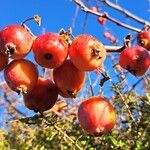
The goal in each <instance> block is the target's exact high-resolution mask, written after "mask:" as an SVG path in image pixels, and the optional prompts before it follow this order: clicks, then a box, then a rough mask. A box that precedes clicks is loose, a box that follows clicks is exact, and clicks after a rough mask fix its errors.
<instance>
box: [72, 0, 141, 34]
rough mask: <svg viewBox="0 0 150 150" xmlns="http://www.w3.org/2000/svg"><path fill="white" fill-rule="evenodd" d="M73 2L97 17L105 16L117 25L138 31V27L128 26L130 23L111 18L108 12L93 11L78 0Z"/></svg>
mask: <svg viewBox="0 0 150 150" xmlns="http://www.w3.org/2000/svg"><path fill="white" fill-rule="evenodd" d="M74 2H75V3H76V4H77V5H79V6H80V7H81V9H82V10H83V11H84V12H86V13H91V14H93V15H96V16H99V17H104V18H106V19H107V20H110V21H111V22H113V23H115V24H117V25H118V26H122V27H124V28H126V29H129V30H132V31H135V32H140V31H141V29H138V28H135V27H133V26H130V25H127V24H125V23H122V22H120V21H118V20H116V19H115V18H112V17H111V16H109V15H108V13H99V12H95V11H92V10H91V9H90V8H88V7H86V6H85V5H84V3H83V2H81V1H80V0H74Z"/></svg>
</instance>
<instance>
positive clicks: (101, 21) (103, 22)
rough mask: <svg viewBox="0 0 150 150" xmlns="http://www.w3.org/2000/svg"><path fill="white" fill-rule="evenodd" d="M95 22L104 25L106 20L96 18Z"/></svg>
mask: <svg viewBox="0 0 150 150" xmlns="http://www.w3.org/2000/svg"><path fill="white" fill-rule="evenodd" d="M97 21H98V22H99V23H100V24H102V25H104V24H105V22H106V18H105V17H98V19H97Z"/></svg>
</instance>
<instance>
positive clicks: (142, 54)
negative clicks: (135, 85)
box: [119, 46, 150, 76]
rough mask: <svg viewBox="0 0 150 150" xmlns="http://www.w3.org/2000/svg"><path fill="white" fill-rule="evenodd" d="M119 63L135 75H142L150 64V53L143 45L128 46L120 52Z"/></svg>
mask: <svg viewBox="0 0 150 150" xmlns="http://www.w3.org/2000/svg"><path fill="white" fill-rule="evenodd" d="M119 64H120V66H121V67H122V68H124V69H126V70H128V71H129V72H130V73H131V74H133V75H134V76H142V75H144V74H145V73H146V71H147V70H148V68H149V66H150V54H149V53H148V51H147V50H146V49H145V48H143V47H141V46H136V47H131V48H126V49H124V50H123V51H122V52H121V54H120V57H119Z"/></svg>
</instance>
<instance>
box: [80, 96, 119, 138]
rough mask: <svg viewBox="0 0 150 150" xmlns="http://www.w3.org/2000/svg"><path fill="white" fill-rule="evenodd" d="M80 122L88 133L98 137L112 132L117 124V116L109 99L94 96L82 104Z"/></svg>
mask: <svg viewBox="0 0 150 150" xmlns="http://www.w3.org/2000/svg"><path fill="white" fill-rule="evenodd" d="M78 120H79V123H80V125H81V127H82V128H83V129H84V130H85V131H86V132H87V133H89V134H91V135H93V136H98V135H101V134H104V133H108V132H110V131H111V129H112V128H113V127H114V126H115V123H116V114H115V110H114V108H113V106H112V105H111V103H110V102H109V101H108V100H107V99H105V98H103V97H99V96H92V97H90V98H88V99H86V100H85V101H83V102H82V103H81V104H80V106H79V108H78Z"/></svg>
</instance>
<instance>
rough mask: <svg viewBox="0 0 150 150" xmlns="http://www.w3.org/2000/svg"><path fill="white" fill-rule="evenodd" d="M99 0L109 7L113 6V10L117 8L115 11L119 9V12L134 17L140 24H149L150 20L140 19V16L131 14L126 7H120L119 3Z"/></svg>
mask: <svg viewBox="0 0 150 150" xmlns="http://www.w3.org/2000/svg"><path fill="white" fill-rule="evenodd" d="M99 1H100V2H103V3H105V4H106V5H108V6H109V7H111V8H113V9H115V10H117V11H119V12H121V13H123V14H125V15H126V16H127V17H130V18H132V19H134V20H135V21H137V22H139V23H142V24H144V25H145V24H146V25H150V22H149V21H146V20H144V19H142V18H140V17H138V16H136V15H134V14H132V13H131V12H129V11H128V10H126V9H124V8H122V7H120V6H119V5H116V4H114V3H112V2H110V1H109V0H99Z"/></svg>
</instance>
